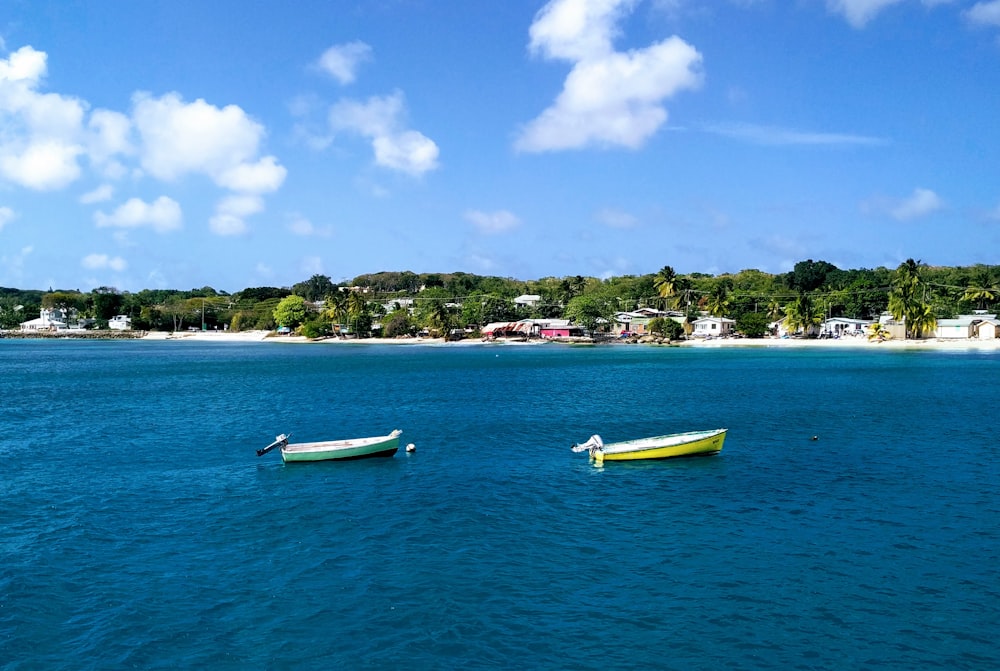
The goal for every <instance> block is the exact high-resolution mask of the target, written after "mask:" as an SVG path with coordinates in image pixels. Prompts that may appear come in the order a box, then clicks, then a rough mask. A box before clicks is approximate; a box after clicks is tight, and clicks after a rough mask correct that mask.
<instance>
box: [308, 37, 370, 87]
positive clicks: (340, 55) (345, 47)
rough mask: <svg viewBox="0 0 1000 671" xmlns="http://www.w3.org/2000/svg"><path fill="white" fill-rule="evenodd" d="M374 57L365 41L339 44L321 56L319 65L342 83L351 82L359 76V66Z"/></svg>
mask: <svg viewBox="0 0 1000 671" xmlns="http://www.w3.org/2000/svg"><path fill="white" fill-rule="evenodd" d="M371 57H372V48H371V47H370V46H368V45H367V44H365V43H364V42H360V41H354V42H348V43H346V44H337V45H334V46H332V47H330V48H329V49H327V50H326V51H324V52H323V55H322V56H320V57H319V62H318V63H317V65H318V67H319V68H320V69H321V70H323V72H325V73H327V74H328V75H330V76H331V77H333V78H334V79H336V80H337V81H338V82H340V83H341V84H350V83H352V82H353V81H354V80H355V79H356V78H357V70H358V67H360V65H361V64H362V63H364V62H365V61H368V60H370V59H371Z"/></svg>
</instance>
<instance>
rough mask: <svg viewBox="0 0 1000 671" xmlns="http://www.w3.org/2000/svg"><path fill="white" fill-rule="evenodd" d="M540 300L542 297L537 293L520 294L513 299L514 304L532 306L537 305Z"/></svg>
mask: <svg viewBox="0 0 1000 671" xmlns="http://www.w3.org/2000/svg"><path fill="white" fill-rule="evenodd" d="M541 300H542V297H541V296H539V295H538V294H522V295H520V296H518V297H517V298H515V299H514V304H515V305H523V306H525V307H529V308H533V307H535V306H536V305H538V304H539V303H540V302H541Z"/></svg>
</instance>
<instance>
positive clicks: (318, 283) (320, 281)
mask: <svg viewBox="0 0 1000 671" xmlns="http://www.w3.org/2000/svg"><path fill="white" fill-rule="evenodd" d="M335 288H336V287H334V285H333V282H331V281H330V278H329V277H327V276H326V275H313V276H312V277H310V278H309V279H308V280H306V281H305V282H299V283H298V284H295V285H292V293H294V294H296V295H298V296H302V298H304V299H306V300H307V301H309V302H310V303H312V302H315V301H319V300H323V297H325V296H327V295H329V294H331V293H333V291H334V289H335Z"/></svg>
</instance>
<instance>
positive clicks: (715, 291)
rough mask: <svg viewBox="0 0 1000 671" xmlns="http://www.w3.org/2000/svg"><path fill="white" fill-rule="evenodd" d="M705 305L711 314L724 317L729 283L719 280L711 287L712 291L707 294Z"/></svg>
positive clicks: (727, 303)
mask: <svg viewBox="0 0 1000 671" xmlns="http://www.w3.org/2000/svg"><path fill="white" fill-rule="evenodd" d="M705 307H706V308H707V309H708V311H709V313H711V314H712V316H714V317H724V316H725V314H726V308H728V307H729V285H728V284H726V283H725V282H719V283H718V284H716V285H715V286H714V287H712V292H711V293H710V294H709V295H708V301H707V302H706V304H705Z"/></svg>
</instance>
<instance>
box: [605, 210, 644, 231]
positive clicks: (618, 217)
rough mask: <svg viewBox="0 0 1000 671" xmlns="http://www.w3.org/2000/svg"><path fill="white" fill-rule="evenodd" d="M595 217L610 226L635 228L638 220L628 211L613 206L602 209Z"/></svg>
mask: <svg viewBox="0 0 1000 671" xmlns="http://www.w3.org/2000/svg"><path fill="white" fill-rule="evenodd" d="M595 218H596V219H597V221H599V222H600V223H602V224H604V225H605V226H608V227H610V228H621V229H628V228H635V227H636V225H637V224H638V221H637V220H636V218H635V217H633V216H632V215H631V214H629V213H628V212H622V211H621V210H614V209H611V208H605V209H603V210H600V211H599V212H598V213H597V214H596V215H595Z"/></svg>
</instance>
